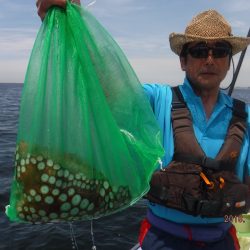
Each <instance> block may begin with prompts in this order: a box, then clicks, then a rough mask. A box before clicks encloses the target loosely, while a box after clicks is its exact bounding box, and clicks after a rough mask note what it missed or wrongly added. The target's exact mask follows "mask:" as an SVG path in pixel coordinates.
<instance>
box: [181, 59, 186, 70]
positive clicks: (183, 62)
mask: <svg viewBox="0 0 250 250" xmlns="http://www.w3.org/2000/svg"><path fill="white" fill-rule="evenodd" d="M180 64H181V69H182V70H183V71H186V58H185V57H180Z"/></svg>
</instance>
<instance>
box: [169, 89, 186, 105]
mask: <svg viewBox="0 0 250 250" xmlns="http://www.w3.org/2000/svg"><path fill="white" fill-rule="evenodd" d="M186 107H187V105H186V102H185V101H184V98H183V95H182V93H181V91H180V88H179V86H176V87H173V88H172V110H176V109H181V108H186Z"/></svg>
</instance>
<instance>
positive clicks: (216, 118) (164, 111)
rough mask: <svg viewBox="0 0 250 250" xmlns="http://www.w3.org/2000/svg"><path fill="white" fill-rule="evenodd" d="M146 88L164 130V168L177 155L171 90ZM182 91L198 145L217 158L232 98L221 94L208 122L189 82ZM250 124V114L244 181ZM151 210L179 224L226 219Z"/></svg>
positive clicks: (241, 168) (243, 160)
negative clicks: (175, 153)
mask: <svg viewBox="0 0 250 250" xmlns="http://www.w3.org/2000/svg"><path fill="white" fill-rule="evenodd" d="M143 87H144V90H145V91H146V94H147V96H148V98H149V101H150V104H151V107H152V109H153V111H154V114H155V116H156V119H157V120H158V123H159V125H160V129H161V131H162V143H163V147H164V149H165V155H164V158H163V159H162V161H163V166H167V165H168V163H169V162H170V161H171V160H172V157H173V153H174V140H173V130H172V124H171V102H172V91H171V88H170V86H168V85H159V84H144V86H143ZM180 89H181V92H182V94H183V97H184V100H185V102H186V103H187V106H188V108H189V110H190V111H191V114H192V118H193V128H194V133H195V136H196V139H197V141H198V143H199V144H200V146H201V148H202V149H203V151H204V152H205V153H206V155H207V156H208V157H212V158H215V157H216V155H217V153H218V152H219V150H220V148H221V146H222V144H223V142H224V138H225V136H226V133H227V128H228V125H229V122H230V119H231V117H232V106H233V105H232V98H231V97H229V96H228V95H226V94H224V93H222V92H220V93H219V97H218V100H217V103H216V105H215V107H214V110H213V112H212V114H211V116H210V118H209V119H207V118H206V113H205V110H204V107H203V104H202V101H201V98H200V97H198V96H197V95H196V94H195V93H194V91H193V89H192V87H191V86H190V83H189V82H188V80H187V79H185V81H184V83H183V85H181V86H180ZM247 112H248V114H250V107H249V106H247ZM249 125H250V115H248V129H247V132H246V135H245V138H244V142H243V145H242V149H241V154H240V156H239V159H238V163H237V166H236V171H237V175H238V176H239V178H240V179H241V180H243V175H244V172H245V170H247V172H248V173H250V149H249V134H250V126H249ZM149 207H150V209H151V210H152V212H153V213H154V214H155V215H157V216H159V217H161V218H164V219H167V220H170V221H173V222H176V223H183V224H207V223H219V222H224V218H202V217H200V216H192V215H188V214H186V213H183V212H181V211H178V210H176V209H172V208H167V207H165V206H161V205H158V204H152V203H149Z"/></svg>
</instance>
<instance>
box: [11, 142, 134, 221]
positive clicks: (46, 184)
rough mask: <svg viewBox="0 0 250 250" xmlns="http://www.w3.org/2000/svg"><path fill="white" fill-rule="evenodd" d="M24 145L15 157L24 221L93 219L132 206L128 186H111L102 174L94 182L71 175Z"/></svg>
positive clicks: (18, 206) (19, 207) (18, 205)
mask: <svg viewBox="0 0 250 250" xmlns="http://www.w3.org/2000/svg"><path fill="white" fill-rule="evenodd" d="M26 149H27V144H25V143H23V142H22V143H20V145H18V146H17V149H16V154H15V169H16V172H15V176H16V182H17V183H18V184H19V186H20V190H19V194H18V200H17V202H16V211H17V214H18V217H19V218H20V219H21V220H23V221H28V222H32V223H39V222H41V223H46V222H50V221H72V220H80V219H92V218H98V217H100V216H103V215H106V214H110V213H112V212H113V211H115V210H117V209H119V207H122V206H124V205H126V204H128V203H129V201H130V200H131V197H130V192H129V189H128V187H126V186H118V187H117V186H111V184H110V182H109V181H108V179H107V178H105V177H104V176H103V175H102V174H101V173H98V174H97V175H96V176H100V178H98V179H97V178H96V179H93V178H92V179H91V178H87V176H86V175H85V174H84V173H83V172H80V173H79V172H74V173H73V172H70V171H69V170H68V169H66V168H65V167H63V166H61V165H60V164H59V163H58V162H56V161H54V160H53V159H49V158H46V157H45V156H44V155H43V154H41V153H40V154H33V153H32V154H31V153H27V150H26Z"/></svg>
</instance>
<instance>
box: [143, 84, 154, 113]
mask: <svg viewBox="0 0 250 250" xmlns="http://www.w3.org/2000/svg"><path fill="white" fill-rule="evenodd" d="M142 87H143V89H144V91H145V93H146V95H147V97H148V100H149V102H150V105H151V107H152V109H153V111H154V106H155V105H154V103H155V96H156V84H148V83H145V84H143V85H142Z"/></svg>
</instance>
